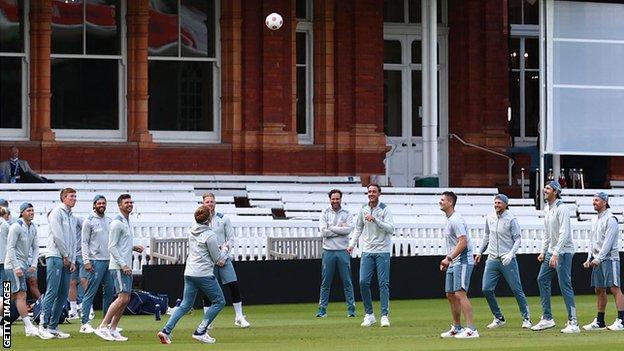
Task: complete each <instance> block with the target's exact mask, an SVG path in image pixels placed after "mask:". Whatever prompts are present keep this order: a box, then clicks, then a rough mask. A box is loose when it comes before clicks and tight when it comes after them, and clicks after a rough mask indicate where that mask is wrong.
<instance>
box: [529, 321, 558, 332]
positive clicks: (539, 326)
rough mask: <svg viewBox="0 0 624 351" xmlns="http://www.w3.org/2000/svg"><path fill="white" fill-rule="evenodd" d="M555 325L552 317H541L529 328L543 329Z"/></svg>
mask: <svg viewBox="0 0 624 351" xmlns="http://www.w3.org/2000/svg"><path fill="white" fill-rule="evenodd" d="M554 326H555V320H554V319H544V318H542V319H541V320H540V321H539V323H537V324H536V325H534V326H532V327H531V330H536V331H537V330H545V329H549V328H553V327H554Z"/></svg>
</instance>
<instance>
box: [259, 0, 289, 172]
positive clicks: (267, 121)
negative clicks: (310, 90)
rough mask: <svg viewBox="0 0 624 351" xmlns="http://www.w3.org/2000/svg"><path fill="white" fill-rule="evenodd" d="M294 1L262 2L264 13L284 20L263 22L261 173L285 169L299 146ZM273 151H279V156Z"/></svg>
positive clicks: (286, 170) (272, 0)
mask: <svg viewBox="0 0 624 351" xmlns="http://www.w3.org/2000/svg"><path fill="white" fill-rule="evenodd" d="M293 5H294V2H293V1H284V0H265V1H263V2H262V13H261V14H257V15H260V16H262V20H263V21H264V16H266V15H267V14H269V13H271V12H277V13H280V14H282V17H283V18H284V24H283V25H282V28H280V29H279V30H275V31H273V30H270V29H268V28H267V27H266V26H264V25H263V26H262V56H261V57H262V68H261V69H262V71H261V81H262V124H261V133H260V135H259V142H260V145H261V148H262V172H263V173H287V172H289V169H290V166H291V165H290V164H289V163H288V162H283V161H280V160H278V159H276V158H285V157H288V156H287V155H288V154H289V153H290V152H292V151H294V149H297V148H298V137H297V128H296V124H295V123H294V120H295V118H296V117H295V116H293V115H294V113H295V112H296V109H295V107H296V105H295V103H294V102H293V97H294V96H295V95H294V94H295V92H296V91H293V90H294V89H293V86H296V85H295V84H294V83H293V72H294V65H295V58H294V56H293V52H294V47H293V46H294V36H295V29H296V28H295V27H294V24H295V23H296V22H295V21H294V17H295V8H294V6H293ZM276 152H279V153H280V155H279V156H278V155H277V154H276Z"/></svg>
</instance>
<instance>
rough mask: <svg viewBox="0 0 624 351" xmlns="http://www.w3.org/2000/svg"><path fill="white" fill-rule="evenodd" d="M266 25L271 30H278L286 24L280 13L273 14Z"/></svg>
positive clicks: (266, 21) (268, 17) (269, 16)
mask: <svg viewBox="0 0 624 351" xmlns="http://www.w3.org/2000/svg"><path fill="white" fill-rule="evenodd" d="M264 23H265V24H266V26H267V27H268V28H269V29H270V30H278V29H280V28H281V27H282V24H284V19H283V18H282V16H281V15H280V14H279V13H275V12H273V13H271V14H269V15H268V16H267V17H266V20H265V21H264Z"/></svg>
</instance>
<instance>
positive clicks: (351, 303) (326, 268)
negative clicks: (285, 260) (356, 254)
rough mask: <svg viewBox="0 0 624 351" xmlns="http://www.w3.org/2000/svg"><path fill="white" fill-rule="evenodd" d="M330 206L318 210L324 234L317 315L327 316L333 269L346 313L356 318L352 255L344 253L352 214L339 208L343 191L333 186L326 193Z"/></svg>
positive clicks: (347, 244) (320, 225) (320, 226)
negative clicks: (338, 282)
mask: <svg viewBox="0 0 624 351" xmlns="http://www.w3.org/2000/svg"><path fill="white" fill-rule="evenodd" d="M329 201H330V206H329V207H328V208H326V209H325V210H324V211H323V212H321V216H320V218H319V231H320V233H321V237H323V255H322V259H321V269H322V274H321V291H320V298H319V307H318V312H317V313H316V316H317V317H319V318H322V317H325V316H327V304H328V303H329V291H330V289H331V284H332V280H334V272H335V271H336V270H338V274H340V279H341V280H342V286H343V289H344V295H345V299H346V302H347V316H348V317H355V298H354V297H353V283H352V282H351V255H349V253H348V252H347V248H348V246H349V234H351V232H352V231H353V215H351V213H349V211H347V210H346V209H344V208H343V207H342V191H340V190H338V189H332V190H331V191H330V192H329Z"/></svg>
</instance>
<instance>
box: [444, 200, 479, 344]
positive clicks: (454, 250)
mask: <svg viewBox="0 0 624 351" xmlns="http://www.w3.org/2000/svg"><path fill="white" fill-rule="evenodd" d="M456 203H457V195H455V193H454V192H452V191H445V192H443V193H442V196H441V197H440V203H439V205H440V210H442V211H443V212H444V214H445V215H446V227H445V228H444V237H445V239H446V251H447V254H446V257H444V259H443V260H442V261H441V262H440V271H442V272H444V271H446V281H445V291H446V298H447V299H448V302H449V304H450V306H451V315H452V316H453V325H451V329H450V330H449V331H447V332H444V333H442V334H440V336H441V337H443V338H458V339H468V338H478V337H479V332H478V331H477V328H476V327H475V325H474V320H473V318H472V305H471V304H470V300H469V299H468V288H469V287H470V276H471V275H472V269H473V268H474V258H473V257H472V253H473V247H472V240H471V238H470V235H469V234H468V227H467V226H466V221H465V220H464V218H463V217H462V216H461V215H460V214H459V213H457V212H455V204H456ZM462 312H463V313H464V318H465V319H466V325H467V326H466V328H462V325H461V313H462Z"/></svg>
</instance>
